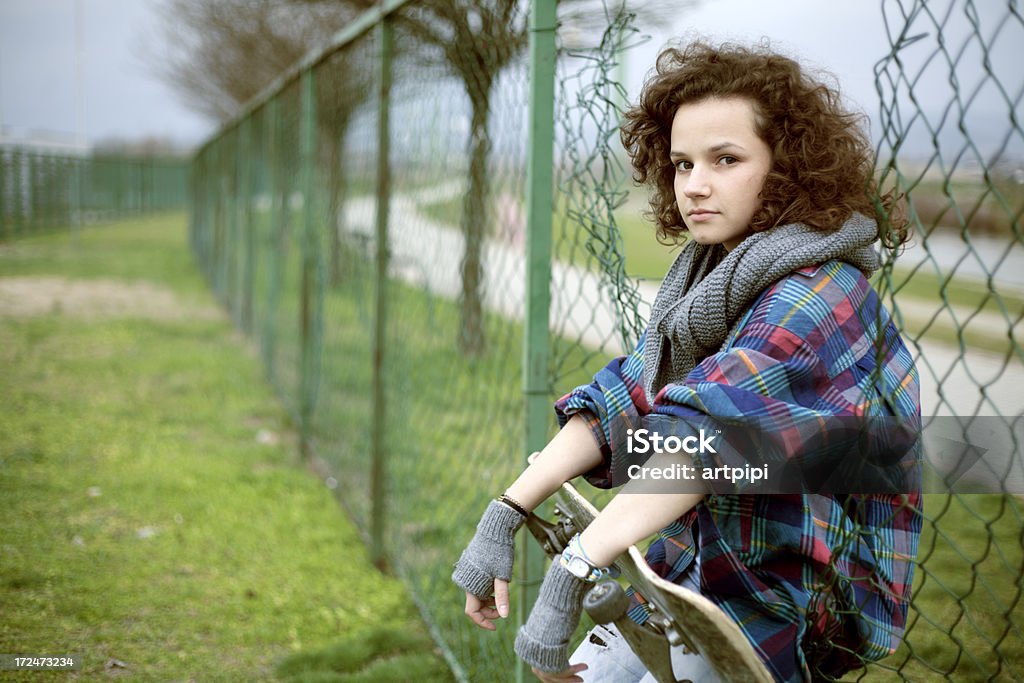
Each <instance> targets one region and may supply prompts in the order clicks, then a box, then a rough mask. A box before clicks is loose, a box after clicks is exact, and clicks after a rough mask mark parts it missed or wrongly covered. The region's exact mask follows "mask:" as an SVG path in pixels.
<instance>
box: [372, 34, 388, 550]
mask: <svg viewBox="0 0 1024 683" xmlns="http://www.w3.org/2000/svg"><path fill="white" fill-rule="evenodd" d="M377 40H378V46H377V47H378V50H379V51H380V52H379V71H378V81H377V82H378V87H379V91H378V100H377V192H376V194H377V224H376V240H375V243H376V245H377V259H376V287H375V288H374V299H373V307H374V324H373V342H372V343H373V379H372V389H371V391H372V392H373V404H372V408H371V410H372V418H371V421H372V425H371V430H372V431H371V434H370V453H371V458H372V461H371V465H370V501H371V502H370V505H371V513H370V517H371V519H370V534H371V535H370V538H371V548H370V553H371V557H372V558H373V562H374V564H376V565H377V566H378V567H382V566H383V565H384V562H385V557H386V548H385V547H384V534H385V518H386V516H387V489H388V486H387V484H388V481H387V456H386V453H387V451H386V447H385V444H384V422H385V410H386V403H385V396H384V352H385V346H386V338H385V337H386V335H387V321H388V319H387V283H388V260H389V258H390V253H389V246H388V214H389V209H390V203H391V159H390V157H391V141H390V137H389V134H390V128H391V126H390V114H391V110H390V107H391V79H392V73H391V57H392V47H393V46H392V41H393V36H392V26H391V18H390V16H389V15H384V16H382V17H381V20H380V24H378V28H377Z"/></svg>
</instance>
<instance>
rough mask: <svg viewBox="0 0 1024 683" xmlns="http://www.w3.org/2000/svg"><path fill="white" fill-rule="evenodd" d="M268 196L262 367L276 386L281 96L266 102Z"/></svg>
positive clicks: (280, 214) (279, 269)
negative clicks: (279, 98)
mask: <svg viewBox="0 0 1024 683" xmlns="http://www.w3.org/2000/svg"><path fill="white" fill-rule="evenodd" d="M267 118H268V119H269V123H267V126H266V127H267V136H268V140H267V164H266V165H267V195H268V196H269V197H270V217H269V226H270V227H269V230H268V238H267V242H266V243H265V244H264V246H263V250H262V251H263V253H265V254H267V255H268V256H267V302H266V311H265V312H264V314H263V316H264V318H263V367H264V371H265V372H266V373H267V377H268V378H269V379H270V383H271V384H274V385H276V383H277V377H276V368H275V365H274V359H275V357H276V353H277V350H276V340H277V305H278V299H279V297H280V292H281V286H280V280H281V263H280V259H281V255H280V252H279V251H278V249H277V246H278V244H279V243H280V235H281V230H282V229H283V226H282V222H283V218H282V216H283V214H282V206H283V203H282V201H281V173H280V171H279V170H278V167H279V164H280V161H279V160H278V153H279V147H280V144H281V143H280V137H281V136H280V133H279V132H278V129H279V128H280V126H281V120H280V118H281V117H280V109H279V106H278V98H277V97H274V98H273V99H271V100H270V102H269V103H268V104H267Z"/></svg>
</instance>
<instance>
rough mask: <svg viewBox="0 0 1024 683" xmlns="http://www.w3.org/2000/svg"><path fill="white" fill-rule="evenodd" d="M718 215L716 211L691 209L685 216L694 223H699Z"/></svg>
mask: <svg viewBox="0 0 1024 683" xmlns="http://www.w3.org/2000/svg"><path fill="white" fill-rule="evenodd" d="M717 215H718V212H717V211H691V212H690V213H689V214H688V215H687V218H688V219H689V220H691V221H694V222H695V223H701V222H703V221H706V220H709V219H711V218H714V217H715V216H717Z"/></svg>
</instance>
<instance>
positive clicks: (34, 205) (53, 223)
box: [0, 146, 189, 240]
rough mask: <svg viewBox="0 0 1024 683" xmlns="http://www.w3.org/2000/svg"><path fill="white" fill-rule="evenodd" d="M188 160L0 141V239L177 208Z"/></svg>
mask: <svg viewBox="0 0 1024 683" xmlns="http://www.w3.org/2000/svg"><path fill="white" fill-rule="evenodd" d="M188 169H189V162H188V161H187V160H178V159H137V158H126V157H120V156H114V155H93V156H72V155H67V154H57V153H54V152H45V151H39V150H35V149H31V148H28V147H15V146H0V240H10V239H15V238H17V237H21V236H24V235H28V234H31V233H35V232H39V231H42V230H56V229H66V228H69V227H72V226H76V225H81V224H83V223H91V222H95V221H97V220H108V219H111V218H117V217H121V216H129V215H136V214H141V213H148V212H152V211H169V210H172V209H178V210H180V209H183V208H185V205H186V203H187V197H186V190H187V187H188V183H187V178H188Z"/></svg>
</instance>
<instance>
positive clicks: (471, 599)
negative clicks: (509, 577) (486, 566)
mask: <svg viewBox="0 0 1024 683" xmlns="http://www.w3.org/2000/svg"><path fill="white" fill-rule="evenodd" d="M508 612H509V599H508V581H504V580H502V579H495V580H494V595H492V596H491V597H488V598H480V597H477V596H475V595H473V594H472V593H466V616H467V617H469V619H470V621H472V622H473V623H474V624H476V625H477V626H479V627H480V628H482V629H486V630H488V631H494V630H495V629H496V628H497V627H496V626H495V625H494V623H493V622H492V621H491V619H505V618H506V617H508Z"/></svg>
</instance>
